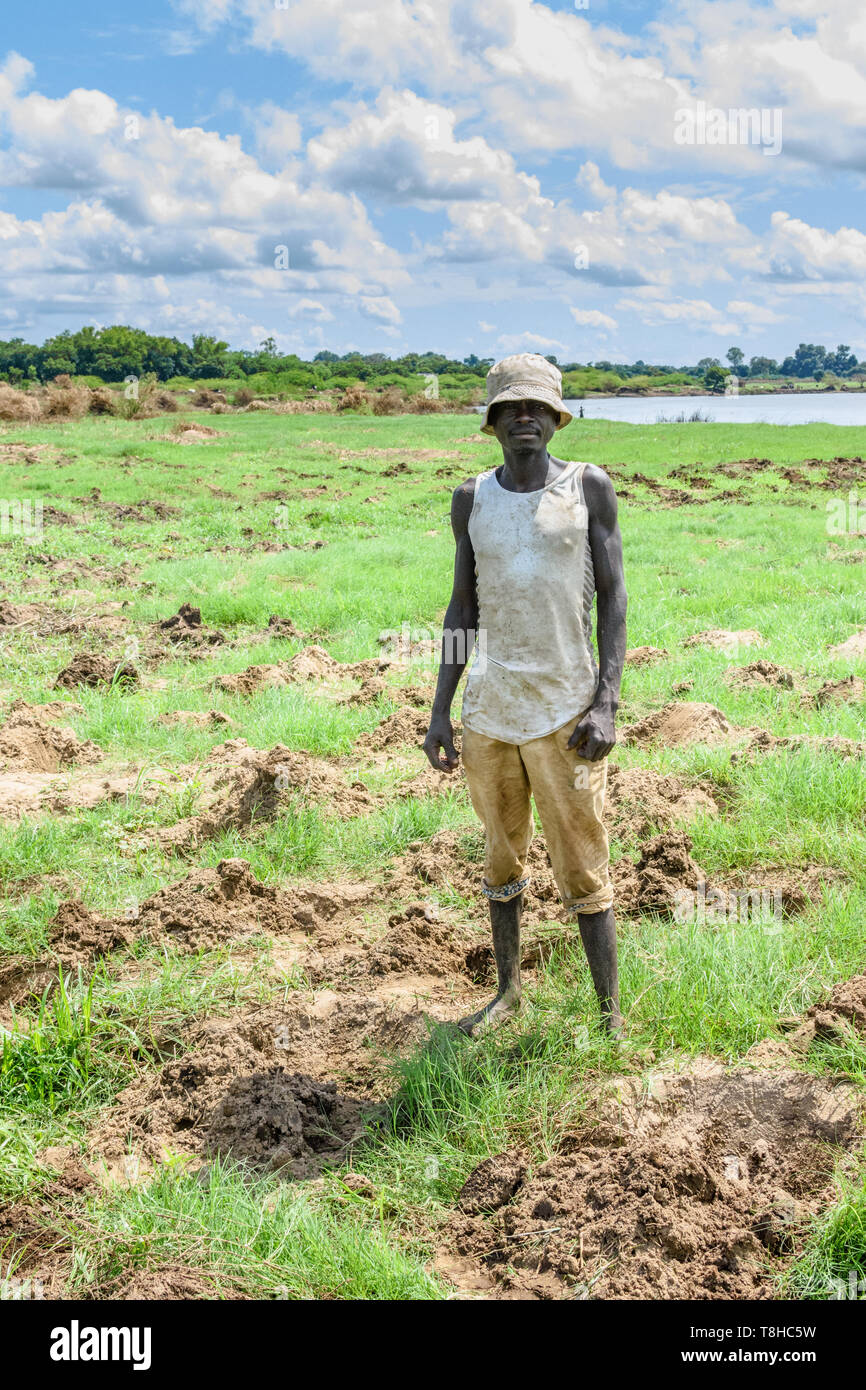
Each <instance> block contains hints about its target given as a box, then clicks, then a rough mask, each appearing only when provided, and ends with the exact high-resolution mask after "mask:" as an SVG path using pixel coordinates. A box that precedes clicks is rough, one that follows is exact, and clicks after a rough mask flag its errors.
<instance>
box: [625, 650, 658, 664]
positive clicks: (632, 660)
mask: <svg viewBox="0 0 866 1390" xmlns="http://www.w3.org/2000/svg"><path fill="white" fill-rule="evenodd" d="M667 655H668V653H667V652H666V651H665V649H664V648H663V647H629V649H628V651H627V652H626V654H625V661H626V665H627V666H651V665H652V664H653V662H654V661H664V659H665V657H666V656H667Z"/></svg>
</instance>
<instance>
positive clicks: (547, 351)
mask: <svg viewBox="0 0 866 1390" xmlns="http://www.w3.org/2000/svg"><path fill="white" fill-rule="evenodd" d="M496 342H497V345H498V346H499V347H500V348H501V349H502V351H503V352H504V353H511V352H540V353H541V354H542V356H551V355H552V354H553V353H555V352H567V351H568V348H567V346H566V344H565V343H561V342H559V340H558V339H557V338H543V337H541V335H540V334H538V333H503V334H502V335H501V336H500V337H499V338H497V340H496Z"/></svg>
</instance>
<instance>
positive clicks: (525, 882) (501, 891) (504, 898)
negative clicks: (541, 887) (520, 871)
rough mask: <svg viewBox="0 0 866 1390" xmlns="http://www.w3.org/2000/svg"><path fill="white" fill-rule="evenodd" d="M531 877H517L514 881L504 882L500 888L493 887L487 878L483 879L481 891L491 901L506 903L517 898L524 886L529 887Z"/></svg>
mask: <svg viewBox="0 0 866 1390" xmlns="http://www.w3.org/2000/svg"><path fill="white" fill-rule="evenodd" d="M529 882H530V880H529V878H528V877H527V878H518V879H515V881H514V883H503V884H502V886H501V887H500V888H491V887H490V884H489V883H488V882H487V879H486V878H485V879H482V882H481V891H482V893H483V894H484V896H485V898H490V900H491V902H495V903H506V902H508V900H509V899H510V898H516V897H517V894H518V893H522V892H523V890H524V888H528V887H529Z"/></svg>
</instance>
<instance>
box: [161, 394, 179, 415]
mask: <svg viewBox="0 0 866 1390" xmlns="http://www.w3.org/2000/svg"><path fill="white" fill-rule="evenodd" d="M156 404H157V406H158V407H159V409H160V410H167V411H168V412H169V413H170V414H173V413H174V411H175V410H177V408H178V404H177V397H176V396H173V395H172V394H171V392H170V391H160V392H159V394H158V395H157V398H156Z"/></svg>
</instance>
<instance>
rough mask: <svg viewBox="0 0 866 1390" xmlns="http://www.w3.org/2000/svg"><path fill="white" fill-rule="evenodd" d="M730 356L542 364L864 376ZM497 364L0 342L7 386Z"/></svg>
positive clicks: (64, 339) (801, 354)
mask: <svg viewBox="0 0 866 1390" xmlns="http://www.w3.org/2000/svg"><path fill="white" fill-rule="evenodd" d="M726 356H727V360H728V363H729V366H728V368H727V369H725V368H724V367H723V366H722V363H721V362H720V361H719V359H718V358H715V357H703V358H701V359H700V361H699V362H697V363H696V364H695V365H694V366H685V367H673V366H669V365H659V364H655V365H654V364H652V363H646V362H643V361H641V360H640V359H639V360H638V361H637V362H633V363H623V362H609V361H604V360H601V361H597V362H585V363H584V362H558V361H557V358H556V357H555V356H554V355H552V354H551V355H548V361H550V362H552V363H554V364H555V365H556V366H559V368H560V370H561V371H562V372H563V373H564V374H565V373H569V372H579V371H596V372H607V373H610V374H613V375H615V376H617V377H620V378H622V379H623V380H626V381H627V380H629V379H630V378H632V377H655V376H659V377H660V376H670V375H672V374H674V373H677V374H682V375H684V376H687V377H691V378H695V379H698V380H704V379H705V378H706V376H707V373H708V372H709V371H711V370H712V369H721V370H722V371H723V372H724V371H726V370H727V371H729V372H731V373H734V374H736V375H737V376H738V377H749V376H751V377H775V376H782V377H800V378H806V377H814V378H815V379H817V380H820V379H821V377H823V376H826V375H830V374H832V375H834V376H840V377H846V376H851V375H854V374H856V373H857V372H863V371H866V362H860V363H858V361H857V358H856V356H855V355H854V354H853V353H852V352H851V350H850V348H849V347H847V346H846V345H845V344H840V345H839V346H838V347H837V348H836V350H835V352H831V351H828V350H827V349H826V348H825V347H824V346H823V345H821V344H815V343H800V345H799V347H798V348H797V350H796V352H795V353H793V354H792V355H791V356H789V357H786V358H784V359H783V360H782V362H781V363H779V362H777V361H776V359H774V358H772V357H760V356H755V357H752V358H751V359H750V360H749V361H748V363H747V362H746V356H745V353H744V352H743V351H742V349H740V348H738V347H731V348H729V349H728V352H727V354H726ZM493 361H494V359H493V358H492V357H478V356H476V355H475V354H474V353H473V354H471V355H470V356H468V357H464V358H463V359H462V360H459V361H458V360H457V359H455V358H450V357H446V356H445V355H444V354H442V353H438V352H420V353H418V352H410V353H405V354H404V355H403V356H402V357H396V358H392V357H389V356H388V355H387V354H386V353H382V352H369V353H360V352H347V353H344V354H343V355H342V356H340V355H339V354H338V353H335V352H329V351H327V350H324V351H322V352H317V353H316V355H315V357H313V359H312V360H311V361H305V360H303V359H302V358H300V357H298V356H297V355H296V354H294V353H281V352H280V351H279V350H278V348H277V345H276V342H275V340H274V339H273V338H266V339H265V340H264V342H262V343H260V344H259V347H258V348H257V349H255V350H248V349H232V348H230V347H229V344H228V343H225V342H222V341H221V340H220V339H219V338H215V337H213V336H211V335H209V334H206V333H197V334H194V335H193V338H192V342H191V343H185V342H183V341H182V340H181V339H179V338H174V337H167V336H163V335H158V334H156V335H155V334H150V333H146V332H145V331H144V330H143V329H141V328H131V327H129V326H127V325H114V326H111V327H107V328H97V327H93V326H87V327H84V328H79V329H78V330H77V331H76V332H72V331H69V330H67V331H65V332H63V333H58V334H56V335H55V336H54V337H53V338H48V339H46V341H45V342H44V343H43V344H42V345H41V346H37V345H36V344H35V343H27V342H25V341H24V339H23V338H12V339H11V340H9V341H8V342H2V341H0V379H2V380H4V381H7V382H10V383H11V384H13V385H21V384H26V383H28V382H47V381H53V380H54V378H55V377H56V376H59V375H61V374H64V373H65V374H67V375H69V376H77V377H92V378H94V379H95V380H97V381H101V382H121V381H124V380H125V379H126V378H127V377H130V376H134V377H142V376H145V375H147V374H152V375H153V376H154V377H155V378H156V379H157V380H158V381H170V380H172V379H173V378H176V377H181V378H187V379H189V380H192V381H208V380H216V379H226V378H228V379H235V380H238V381H240V380H243V379H244V378H246V377H251V376H255V375H257V374H259V373H262V372H266V373H269V374H279V376H280V378H281V380H283V381H284V382H286V383H287V384H288V385H289V386H293V387H296V388H300V389H307V390H309V389H324V388H333V387H343V388H345V387H348V386H351V385H353V384H356V383H357V382H359V381H360V382H371V383H372V382H375V383H376V384H377V385H388V384H390V382H391V381H393V383H394V384H397V383H398V382H400V381H401V380H405V378H407V377H417V376H419V375H424V374H431V373H435V374H436V375H437V376H448V377H450V378H458V379H460V378H462V379H464V380H468V379H470V378H477V379H480V380H483V378H484V377H485V376H486V374H487V371H488V369H489V368H490V367H491V366H492V364H493ZM713 374H714V375H715V372H713Z"/></svg>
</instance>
